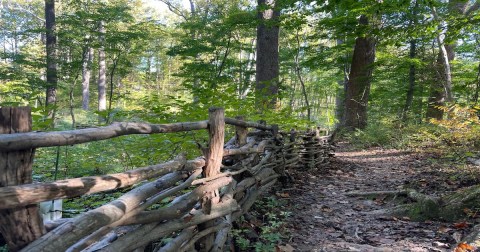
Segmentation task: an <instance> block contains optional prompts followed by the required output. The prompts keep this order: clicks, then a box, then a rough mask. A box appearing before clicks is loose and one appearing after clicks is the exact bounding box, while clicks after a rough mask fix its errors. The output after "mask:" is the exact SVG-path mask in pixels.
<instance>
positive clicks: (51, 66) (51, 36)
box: [45, 0, 57, 120]
mask: <svg viewBox="0 0 480 252" xmlns="http://www.w3.org/2000/svg"><path fill="white" fill-rule="evenodd" d="M45 28H46V52H47V91H46V100H45V107H46V108H47V111H48V117H50V118H52V120H54V119H55V108H54V107H55V104H56V101H57V62H56V57H57V53H56V47H57V38H56V34H55V29H56V28H55V1H54V0H45ZM52 106H53V107H52Z"/></svg>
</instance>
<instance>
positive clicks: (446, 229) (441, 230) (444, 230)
mask: <svg viewBox="0 0 480 252" xmlns="http://www.w3.org/2000/svg"><path fill="white" fill-rule="evenodd" d="M451 230H452V229H451V228H448V227H446V226H440V228H438V232H439V233H444V234H445V233H448V232H449V231H451Z"/></svg>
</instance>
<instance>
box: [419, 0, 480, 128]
mask: <svg viewBox="0 0 480 252" xmlns="http://www.w3.org/2000/svg"><path fill="white" fill-rule="evenodd" d="M468 6H469V1H464V0H450V1H449V2H448V11H449V13H453V14H454V15H457V16H460V17H465V16H466V15H469V14H470V13H471V12H472V11H473V10H475V9H477V8H478V6H476V5H473V6H471V7H470V8H468ZM431 11H432V15H433V17H434V19H435V20H436V21H438V22H441V24H440V25H439V30H440V33H439V34H438V36H437V43H438V49H439V50H438V57H437V67H436V71H435V82H434V83H433V84H432V86H431V88H430V96H429V98H428V107H427V114H426V117H427V119H428V118H433V119H437V120H441V119H443V114H444V109H443V108H442V107H444V106H445V102H449V103H451V102H453V101H454V98H453V94H452V73H451V67H450V62H451V61H453V60H454V59H455V47H456V42H451V43H448V41H449V40H450V39H449V38H451V37H452V35H453V36H454V34H455V33H456V31H455V30H451V29H448V27H450V25H448V24H446V22H445V21H443V20H440V18H439V16H438V14H437V11H436V8H435V7H434V6H431ZM442 27H446V30H444V31H442V29H444V28H442Z"/></svg>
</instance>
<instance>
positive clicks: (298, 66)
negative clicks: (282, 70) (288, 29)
mask: <svg viewBox="0 0 480 252" xmlns="http://www.w3.org/2000/svg"><path fill="white" fill-rule="evenodd" d="M296 39H297V48H298V50H297V55H296V56H295V73H296V74H297V77H298V81H300V85H302V93H303V97H304V98H305V105H306V106H307V119H308V120H309V121H310V119H311V118H312V117H311V108H310V103H309V102H308V95H307V90H306V89H305V83H304V82H303V79H302V73H301V72H300V63H299V61H300V59H299V57H300V37H299V35H298V30H297V36H296Z"/></svg>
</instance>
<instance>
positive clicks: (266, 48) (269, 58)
mask: <svg viewBox="0 0 480 252" xmlns="http://www.w3.org/2000/svg"><path fill="white" fill-rule="evenodd" d="M275 7H276V6H275V0H258V8H259V12H258V19H259V21H260V23H259V25H258V26H257V62H256V74H255V83H256V96H257V103H258V105H259V107H260V108H261V109H264V108H274V107H275V104H276V102H277V95H278V85H279V83H278V82H279V81H278V75H279V65H278V35H279V32H280V27H279V26H278V21H279V20H278V19H279V16H280V11H279V10H278V9H276V8H275Z"/></svg>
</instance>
